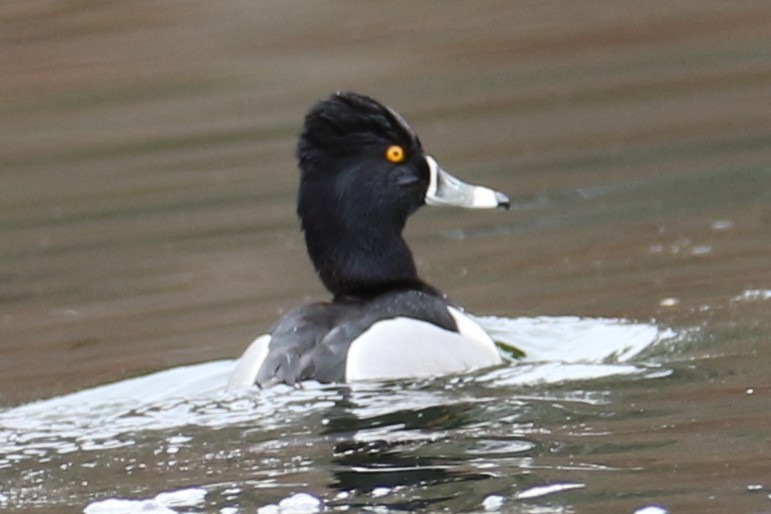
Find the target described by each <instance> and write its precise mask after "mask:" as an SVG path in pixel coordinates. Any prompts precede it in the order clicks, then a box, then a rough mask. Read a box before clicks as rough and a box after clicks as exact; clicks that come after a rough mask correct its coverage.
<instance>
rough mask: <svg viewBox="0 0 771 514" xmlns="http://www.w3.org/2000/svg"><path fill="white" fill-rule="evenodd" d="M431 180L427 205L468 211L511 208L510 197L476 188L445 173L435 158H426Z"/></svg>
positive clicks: (479, 187)
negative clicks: (452, 207) (447, 206)
mask: <svg viewBox="0 0 771 514" xmlns="http://www.w3.org/2000/svg"><path fill="white" fill-rule="evenodd" d="M426 162H427V163H428V169H429V172H430V173H431V179H430V182H429V184H428V191H426V204H427V205H454V206H457V207H465V208H467V209H495V208H496V207H502V208H504V209H508V208H509V207H510V206H511V201H510V200H509V197H508V196H506V195H505V194H503V193H500V192H498V191H494V190H492V189H490V188H489V187H484V186H475V185H473V184H466V183H465V182H463V181H461V180H459V179H457V178H455V177H453V176H452V175H450V174H449V173H448V172H446V171H444V170H443V169H442V168H441V167H440V166H439V164H438V163H437V162H436V160H435V159H434V158H433V157H426Z"/></svg>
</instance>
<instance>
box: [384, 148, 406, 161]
mask: <svg viewBox="0 0 771 514" xmlns="http://www.w3.org/2000/svg"><path fill="white" fill-rule="evenodd" d="M385 156H386V159H388V160H389V161H391V162H402V161H403V160H404V148H402V147H401V146H399V145H391V146H389V147H388V149H387V150H386V153H385Z"/></svg>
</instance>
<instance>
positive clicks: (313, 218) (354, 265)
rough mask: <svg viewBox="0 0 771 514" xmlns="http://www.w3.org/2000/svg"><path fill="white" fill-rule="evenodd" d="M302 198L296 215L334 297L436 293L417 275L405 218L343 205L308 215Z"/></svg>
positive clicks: (319, 208)
mask: <svg viewBox="0 0 771 514" xmlns="http://www.w3.org/2000/svg"><path fill="white" fill-rule="evenodd" d="M306 207H307V206H306V205H304V204H303V199H302V195H301V198H300V203H299V205H298V213H299V214H300V218H301V220H302V228H303V231H304V232H305V242H306V245H307V248H308V254H309V255H310V258H311V261H313V265H314V267H315V268H316V271H317V273H318V274H319V277H320V278H321V281H322V282H323V283H324V285H325V286H326V288H327V289H328V290H329V291H330V292H331V293H332V294H333V295H334V297H335V299H336V300H337V299H347V298H371V297H373V296H376V295H378V294H381V293H384V292H387V291H390V290H395V289H421V290H431V291H432V290H433V289H432V288H431V287H430V286H427V285H426V284H424V283H423V282H422V281H421V280H420V279H419V278H418V274H417V270H416V268H415V261H414V260H413V258H412V252H410V249H409V247H408V246H407V243H406V242H405V241H404V238H403V237H402V229H403V227H404V223H405V222H406V217H405V218H404V219H396V220H395V219H393V218H391V219H383V218H382V212H378V211H377V209H375V208H373V210H371V211H369V212H367V213H366V215H362V214H363V213H362V212H361V206H359V211H358V212H355V213H352V212H350V211H349V212H346V211H345V206H341V205H331V204H324V205H315V204H314V209H313V210H314V212H306Z"/></svg>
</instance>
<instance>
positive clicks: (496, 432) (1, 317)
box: [0, 0, 771, 514]
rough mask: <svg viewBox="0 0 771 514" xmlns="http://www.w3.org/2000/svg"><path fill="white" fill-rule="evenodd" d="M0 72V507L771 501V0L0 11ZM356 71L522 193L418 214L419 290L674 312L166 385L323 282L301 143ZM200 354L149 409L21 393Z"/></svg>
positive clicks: (465, 300) (594, 309)
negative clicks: (582, 336)
mask: <svg viewBox="0 0 771 514" xmlns="http://www.w3.org/2000/svg"><path fill="white" fill-rule="evenodd" d="M0 70H2V77H3V80H2V81H0V141H2V145H0V173H1V174H2V187H0V214H1V216H0V508H2V509H3V511H4V512H51V513H54V512H81V511H83V509H84V508H86V506H88V505H91V507H90V509H99V508H103V507H104V505H103V504H98V503H95V502H99V501H101V500H106V499H111V498H112V499H117V498H124V499H131V500H148V501H150V500H149V499H151V498H154V497H155V496H156V495H158V494H159V493H163V492H174V491H180V490H182V491H183V493H180V494H182V496H184V497H185V498H187V501H188V503H187V505H188V506H184V505H185V501H183V500H179V499H177V500H176V501H177V502H178V503H176V504H175V503H174V501H173V500H172V501H168V500H165V501H161V502H160V503H161V504H164V505H167V508H169V509H173V510H172V511H176V512H221V513H223V514H232V513H234V512H255V511H256V510H257V509H258V508H260V507H262V508H263V509H267V510H263V511H261V512H271V509H273V510H272V512H277V511H278V510H276V509H278V507H275V508H274V507H266V506H267V505H268V504H276V503H278V502H279V501H280V500H282V499H284V500H285V503H284V504H283V506H284V510H283V512H291V511H292V510H291V509H290V504H291V502H292V501H293V500H294V501H295V503H300V504H301V505H300V506H299V507H306V508H311V510H312V509H313V508H316V507H313V499H314V498H315V499H316V501H320V502H321V504H320V505H321V507H318V508H325V509H327V510H333V511H334V510H341V511H342V510H345V509H349V511H351V510H352V511H359V510H362V509H369V510H370V511H374V512H381V511H384V512H385V511H391V510H395V511H398V510H407V511H408V510H415V509H423V510H426V511H437V510H447V511H452V512H460V511H464V512H465V511H484V510H486V509H487V510H492V511H497V510H500V511H503V512H522V513H546V512H549V513H550V512H555V513H573V512H592V513H620V512H628V513H632V512H636V511H639V512H644V513H645V514H650V513H651V512H672V513H681V512H689V513H691V512H698V513H703V512H715V513H724V512H725V513H734V512H741V513H744V512H747V513H759V512H771V428H769V427H771V378H769V377H770V376H771V374H770V373H769V369H770V368H771V365H770V364H769V362H771V271H769V270H771V257H769V254H770V253H771V4H769V2H767V1H738V2H719V1H710V0H704V1H689V2H686V1H673V2H665V3H657V4H650V3H648V4H644V3H631V2H611V1H601V0H593V1H591V2H567V1H562V2H553V3H543V2H509V1H505V2H504V1H501V2H486V3H472V2H468V3H462V4H461V3H447V2H436V1H431V2H420V3H417V2H407V1H398V2H384V3H377V4H375V3H356V4H352V3H338V2H329V3H321V2H315V3H310V2H297V1H289V2H283V1H282V2H278V1H268V2H259V3H255V2H247V1H238V0H227V1H221V2H202V1H199V2H180V1H165V2H150V1H149V0H137V1H133V2H101V3H91V2H52V1H43V0H39V1H38V0H35V1H30V2H7V3H5V4H3V5H2V6H0ZM338 89H354V90H359V91H362V92H367V93H369V94H371V95H373V96H375V97H376V98H379V99H381V100H383V101H384V102H386V103H388V104H390V105H391V106H393V107H394V108H396V109H397V110H399V111H400V112H401V113H402V114H403V115H404V116H405V117H406V118H407V119H408V120H409V121H410V122H411V124H412V125H413V127H414V128H415V129H416V130H417V131H418V132H419V134H420V135H421V139H422V140H423V142H424V145H425V146H426V147H427V148H428V149H429V151H430V152H431V153H433V154H435V155H436V156H437V157H438V158H439V160H440V162H441V163H442V164H443V166H444V167H445V168H447V169H448V170H451V171H453V172H454V173H456V174H457V175H458V176H461V177H463V178H466V179H468V180H469V181H474V182H479V183H485V184H488V185H490V186H493V187H495V188H496V189H499V190H502V191H506V192H508V193H509V194H510V195H511V196H512V198H513V200H514V208H513V209H512V210H511V211H510V212H485V213H480V212H467V211H466V212H462V211H454V210H442V209H425V210H424V211H421V212H420V213H419V214H417V215H416V216H415V217H414V218H413V219H412V221H411V223H410V225H409V227H408V231H407V232H408V238H409V241H410V243H411V245H412V247H413V250H414V252H415V254H416V256H417V259H418V265H419V268H420V270H421V273H422V274H423V275H424V276H425V278H426V279H428V281H429V282H431V283H433V284H436V285H437V286H439V287H440V288H441V289H443V290H444V291H445V292H447V293H448V294H449V295H450V296H451V297H452V298H454V299H455V300H457V301H458V302H459V303H461V304H462V305H464V306H465V307H466V308H467V309H468V310H469V311H471V312H473V313H476V314H479V315H495V316H499V317H501V318H503V319H507V320H514V321H516V320H524V319H530V317H538V316H540V317H543V318H542V321H543V323H544V326H546V328H548V329H549V330H551V331H555V330H557V329H559V330H562V331H563V335H562V336H560V337H561V339H559V340H560V341H563V340H564V341H566V342H569V341H570V339H571V335H570V330H567V331H566V330H565V327H566V326H568V327H573V328H575V329H576V330H578V328H579V320H578V319H575V318H574V319H573V320H572V321H571V320H568V321H567V323H568V324H567V325H565V324H560V323H562V322H563V321H565V319H564V318H561V317H563V316H580V317H584V318H586V319H587V320H588V322H589V323H590V324H591V328H592V329H594V328H596V327H597V326H600V325H602V324H603V323H604V322H603V321H602V320H615V319H622V320H628V321H629V322H637V323H638V324H639V326H640V327H642V328H641V330H643V329H651V330H653V331H654V332H656V334H657V335H654V336H653V337H651V338H650V340H649V341H648V342H649V344H646V345H644V346H645V348H643V349H641V350H642V351H641V352H639V353H635V354H634V355H631V354H629V357H628V358H621V357H620V355H621V353H622V347H624V345H625V344H626V341H624V340H623V339H624V338H625V337H626V335H624V334H628V333H627V332H620V333H619V334H621V336H620V337H616V339H615V343H616V344H618V348H617V349H618V351H617V352H615V353H614V351H610V352H609V353H603V351H600V350H599V349H597V350H596V351H595V348H588V350H587V351H588V357H586V358H585V359H583V360H581V359H571V355H573V352H575V351H578V350H577V349H576V347H571V346H570V345H569V344H566V345H565V354H566V355H565V356H564V359H563V357H561V356H560V355H559V354H560V348H561V346H557V347H556V348H555V347H551V348H550V352H551V353H550V355H551V357H550V358H549V359H544V362H541V363H532V364H527V365H522V367H521V368H518V367H517V365H512V366H511V368H510V369H504V370H498V371H497V372H494V373H492V374H490V373H487V374H477V375H474V376H472V377H469V378H468V379H464V380H461V379H445V380H437V381H429V382H426V383H419V384H379V385H377V384H375V385H371V386H367V387H362V388H354V389H353V390H352V389H350V388H346V387H318V386H313V387H309V388H308V389H303V390H282V389H278V390H275V391H270V392H266V393H262V394H260V393H250V394H244V395H237V396H229V397H224V396H217V395H216V394H214V393H210V394H209V396H205V395H204V396H200V395H199V396H196V395H191V394H189V393H190V392H191V390H190V389H185V388H183V389H182V390H181V391H182V392H181V393H180V395H179V398H178V399H177V400H174V401H172V400H170V399H169V398H171V397H173V396H174V395H173V394H172V393H170V392H169V391H167V390H166V389H167V388H173V386H174V383H175V381H180V380H188V379H189V378H190V377H191V376H194V375H195V374H196V373H211V374H212V376H213V377H218V376H219V374H221V373H222V372H223V370H226V368H227V367H228V366H229V365H230V363H228V362H219V361H220V360H222V359H233V358H235V357H237V356H238V355H240V353H241V352H242V351H243V349H244V348H245V347H246V345H247V344H248V343H249V342H250V341H251V340H252V339H253V338H254V337H255V336H256V335H258V334H260V333H261V332H262V331H264V330H265V329H266V328H267V327H268V326H269V325H270V323H271V322H272V321H273V320H274V319H275V318H276V317H277V316H279V315H280V314H281V313H282V312H285V311H286V310H287V309H290V308H292V307H294V306H296V305H297V304H299V303H302V302H305V301H309V300H311V299H321V298H324V297H325V293H324V291H323V289H322V288H321V286H320V285H319V284H318V283H317V280H316V278H315V276H314V274H313V272H312V270H311V268H310V265H309V264H308V262H307V258H306V256H305V250H304V247H303V243H302V240H301V236H300V234H299V232H298V228H297V222H296V219H295V216H294V206H293V203H294V195H295V188H296V183H297V172H296V166H295V162H294V158H293V151H294V144H295V139H296V135H297V133H298V131H299V127H300V123H301V120H302V116H303V114H304V112H305V111H306V110H307V108H308V107H309V106H310V105H311V104H312V103H313V102H314V101H316V100H318V99H319V98H322V97H324V96H326V95H327V94H328V93H329V92H331V91H334V90H338ZM514 321H512V322H514ZM560 327H561V328H560ZM565 332H567V333H565ZM592 334H593V332H592ZM630 337H631V336H630ZM534 338H535V336H534ZM536 339H537V338H536ZM587 340H588V341H589V342H587V343H586V346H589V347H591V346H592V342H591V340H592V338H591V337H590V338H587ZM582 341H583V340H582ZM582 344H583V343H582ZM598 344H599V343H598ZM555 356H556V357H555ZM574 360H575V361H580V362H573V363H572V364H569V363H566V362H563V361H574ZM547 361H548V362H547ZM581 362H583V363H584V364H585V365H586V366H588V368H587V369H588V371H587V369H582V368H580V366H581V365H584V364H581ZM195 363H203V364H202V367H200V368H192V369H188V370H186V371H185V370H183V371H182V372H181V374H180V375H163V376H161V378H160V379H159V381H157V382H152V387H156V388H160V389H162V391H153V390H152V388H151V385H148V384H149V382H138V383H134V382H128V383H126V384H125V389H121V391H122V392H125V391H131V390H132V388H133V389H134V390H135V391H138V392H137V396H138V398H133V399H132V401H136V403H132V404H130V405H129V406H128V407H127V404H125V403H120V401H118V400H116V402H117V403H115V404H113V405H112V406H110V405H105V404H101V405H100V406H99V407H98V408H97V407H94V406H92V405H90V404H88V402H86V401H85V400H83V398H81V397H76V398H75V400H71V399H70V400H67V401H65V402H64V403H62V404H51V403H48V404H42V407H40V408H38V410H34V409H33V410H24V409H25V407H21V408H19V407H18V406H20V405H23V404H27V403H30V402H33V401H36V400H41V399H46V398H53V397H57V396H60V395H63V394H66V393H71V392H75V391H81V390H84V389H87V388H90V387H94V386H97V385H100V384H106V383H111V382H119V381H123V380H126V379H128V378H130V377H137V376H141V375H145V374H148V373H151V372H155V371H159V370H166V369H169V368H174V367H176V366H181V365H186V364H195ZM606 365H607V366H611V368H605V367H603V366H606ZM527 366H532V368H527ZM608 370H609V371H608ZM606 371H607V372H606ZM523 373H524V375H523ZM527 373H530V374H527ZM211 380H212V381H211V382H209V383H207V386H209V385H212V383H214V382H216V380H215V378H212V379H211ZM135 384H138V385H136V386H135ZM153 392H158V393H168V394H166V395H165V396H164V397H163V399H156V400H153V399H152V398H150V399H148V397H152V393H153ZM144 395H147V397H146V396H144ZM89 398H91V397H89ZM68 402H69V403H68ZM56 405H59V407H56V408H58V409H60V410H58V411H56V415H55V416H53V417H52V416H49V415H47V414H46V412H49V413H50V412H54V410H55V406H56ZM62 405H63V406H62ZM78 405H80V406H81V407H82V408H83V409H82V410H77V409H76V408H75V407H76V406H78ZM41 409H42V411H41ZM48 409H51V410H50V411H48ZM188 489H192V491H188V493H184V491H186V490H188ZM298 493H304V494H308V495H311V497H310V498H311V500H309V501H310V504H308V503H307V502H306V503H303V502H302V498H303V497H297V496H294V495H296V494H298ZM186 494H187V496H186ZM196 495H198V496H196ZM199 496H200V498H199ZM190 498H193V499H192V500H191V499H190ZM306 500H307V498H306ZM287 502H288V503H287ZM180 505H182V506H180ZM653 505H658V506H659V507H658V508H659V509H660V510H658V511H656V510H655V509H656V508H655V507H653ZM646 506H647V507H649V509H648V510H647V511H645V510H641V509H644V508H645V507H646ZM299 507H298V506H297V505H296V506H295V507H294V508H295V511H296V510H297V508H299ZM122 508H124V509H128V508H129V507H125V506H124V507H122ZM148 508H149V507H148ZM100 512H103V511H100ZM158 512H160V510H159V511H158Z"/></svg>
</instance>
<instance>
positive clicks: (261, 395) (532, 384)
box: [0, 318, 676, 513]
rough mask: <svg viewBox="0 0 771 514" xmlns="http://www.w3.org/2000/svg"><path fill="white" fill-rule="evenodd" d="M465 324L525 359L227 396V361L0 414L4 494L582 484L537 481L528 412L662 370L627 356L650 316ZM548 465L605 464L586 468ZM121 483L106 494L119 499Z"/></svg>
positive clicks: (442, 494) (515, 492)
mask: <svg viewBox="0 0 771 514" xmlns="http://www.w3.org/2000/svg"><path fill="white" fill-rule="evenodd" d="M480 321H481V322H482V323H483V326H484V327H485V328H487V329H488V330H489V332H490V333H491V334H493V335H494V336H495V337H496V339H497V340H499V341H501V342H504V343H507V344H510V345H513V344H517V345H519V346H520V347H521V349H522V350H524V351H525V352H526V354H527V356H526V357H525V358H524V359H522V360H521V361H518V362H514V363H512V364H511V365H506V366H504V367H502V368H499V369H495V370H492V371H483V372H478V373H476V374H472V375H469V376H464V377H455V378H447V379H437V380H429V381H424V382H420V383H405V382H392V383H383V384H379V383H369V384H368V383H362V384H355V385H352V386H329V385H327V386H322V385H319V384H315V385H314V384H305V385H304V386H303V387H301V388H298V389H296V388H291V387H276V388H273V389H269V390H266V391H260V390H256V389H255V390H253V391H249V392H244V393H239V394H233V393H225V392H224V389H223V385H224V383H225V382H226V381H227V376H228V374H229V372H230V371H231V370H232V368H233V366H234V362H233V361H218V362H212V363H206V364H199V365H196V366H186V367H181V368H175V369H171V370H167V371H162V372H158V373H155V374H152V375H148V376H145V377H140V378H134V379H130V380H124V381H121V382H118V383H115V384H111V385H107V386H102V387H98V388H95V389H90V390H85V391H81V392H77V393H73V394H70V395H66V396H62V397H59V398H54V399H51V400H45V401H42V402H37V403H32V404H29V405H25V406H22V407H18V408H15V409H10V410H7V411H6V412H3V413H0V441H1V442H2V444H0V469H6V470H14V471H16V472H18V473H19V474H18V475H16V476H15V477H14V478H10V477H6V481H5V488H6V491H7V493H5V496H4V501H5V502H6V503H7V504H24V503H33V504H35V503H37V504H46V503H53V502H60V501H66V500H67V499H68V498H70V497H74V498H77V497H78V496H79V494H82V493H81V490H83V489H85V490H88V491H93V490H95V489H96V490H99V489H101V488H104V487H105V481H107V483H108V484H109V483H111V481H114V480H116V478H117V479H118V480H120V481H121V482H122V481H124V480H125V481H128V482H131V480H130V478H129V477H131V476H134V475H136V474H143V473H144V472H145V471H146V470H148V469H153V470H155V474H156V477H157V479H158V480H161V481H163V482H164V483H169V484H171V483H174V481H175V480H178V479H179V477H181V476H185V475H186V474H188V473H202V474H203V475H205V476H206V477H211V478H214V480H213V482H211V483H208V484H206V485H205V486H202V485H198V487H196V488H194V489H189V488H185V489H183V490H182V491H181V492H180V491H177V490H172V491H168V492H167V493H165V494H166V496H162V497H160V498H158V497H156V498H154V499H149V498H139V499H132V500H126V499H125V498H124V497H121V498H114V497H108V498H104V499H102V500H97V501H96V502H94V503H92V504H91V505H90V506H88V508H87V509H86V512H89V513H96V512H116V511H119V512H125V511H126V509H135V511H136V512H147V511H148V510H150V508H151V506H154V508H155V509H157V511H158V512H167V511H166V510H164V509H167V508H172V509H173V507H174V502H175V501H182V502H183V504H181V505H180V506H183V507H190V508H193V509H195V510H196V511H202V510H205V509H206V507H207V506H208V507H213V506H219V507H228V506H230V507H233V508H243V509H248V508H249V507H251V506H255V505H257V506H262V507H265V508H269V506H270V505H272V504H271V503H270V502H271V501H273V502H275V504H280V502H281V500H287V497H288V498H289V501H290V504H291V500H292V499H293V498H294V499H296V495H297V494H304V495H309V496H308V497H307V498H311V499H312V501H315V502H318V506H317V507H318V508H321V507H322V506H326V507H328V508H343V507H350V506H355V507H364V506H371V507H375V506H381V507H382V506H388V507H393V508H397V509H404V508H413V507H427V508H441V507H447V508H450V509H453V510H457V509H462V510H466V509H473V508H475V507H476V508H483V507H484V505H487V504H490V503H491V502H492V503H495V504H497V503H502V502H506V501H509V502H510V501H517V502H518V503H521V502H519V500H522V501H525V500H528V499H531V498H540V497H542V496H547V495H550V494H556V493H559V492H563V491H567V490H570V489H578V488H582V487H584V486H585V483H584V482H583V481H582V480H580V479H578V478H575V479H571V478H569V476H568V477H565V479H564V480H562V479H561V480H558V481H556V482H553V483H552V482H548V481H546V482H543V483H541V482H539V480H542V479H539V478H537V477H538V476H539V472H538V469H539V468H541V467H542V466H541V465H539V464H537V463H535V462H534V460H533V457H534V456H536V455H538V454H540V453H542V452H543V451H545V450H546V448H544V446H543V445H544V441H542V440H541V438H542V436H543V435H544V430H543V429H539V428H537V425H536V424H535V421H536V419H535V417H539V418H542V417H549V418H553V419H561V420H562V421H563V422H564V421H572V418H573V417H575V416H578V415H579V414H578V413H579V412H580V411H581V410H584V409H589V410H593V409H594V408H599V409H601V408H602V406H604V405H606V404H607V403H608V399H607V394H606V393H599V392H596V391H591V390H582V389H576V388H575V384H578V383H582V382H585V381H597V380H599V379H603V378H605V379H606V378H609V377H615V378H616V379H620V378H621V377H627V379H628V380H656V379H662V378H665V377H668V376H669V375H670V374H671V370H670V369H667V368H666V367H664V366H662V365H661V364H660V363H658V362H656V361H655V360H652V359H635V357H638V356H639V355H640V353H641V352H648V353H649V354H651V355H653V354H655V353H657V352H661V351H663V350H662V349H660V348H657V347H658V346H660V345H664V344H671V342H672V341H674V340H676V338H675V337H674V334H673V333H672V332H671V331H667V330H664V331H662V330H660V329H658V328H657V327H655V326H653V325H643V324H631V323H626V322H622V321H619V320H602V319H580V318H537V319H528V318H522V319H518V320H509V319H502V318H487V319H482V320H480ZM566 386H567V388H566ZM536 413H537V414H536ZM587 430H588V429H587ZM581 431H582V430H581ZM553 444H554V443H553V442H552V443H549V445H553ZM548 451H551V450H548ZM288 455H291V457H290V458H287V456H288ZM41 464H43V465H44V468H43V469H41V468H40V467H39V466H40V465H41ZM549 467H551V466H546V468H547V469H548V468H549ZM560 467H564V468H565V469H570V470H580V471H586V470H592V469H596V470H606V471H607V470H608V467H607V466H604V465H601V464H598V463H595V462H591V461H586V462H575V463H572V464H570V465H569V466H560ZM115 475H117V477H116V476H115ZM75 477H78V479H77V480H73V478H75ZM482 480H485V481H486V482H487V483H485V484H484V485H481V484H476V482H477V481H482ZM463 484H467V485H463ZM477 485H478V487H477ZM459 486H460V487H459ZM132 491H133V488H132V487H131V486H127V487H125V489H124V487H119V488H118V490H117V491H115V492H118V493H120V492H123V494H124V495H125V496H128V497H130V496H132V494H131V493H132ZM169 495H171V496H169ZM189 495H192V496H189ZM191 498H192V500H191ZM301 498H302V497H301ZM307 498H306V499H307ZM185 502H192V504H191V505H188V504H187V503H185ZM285 503H286V502H285ZM116 509H117V510H116ZM284 510H287V507H286V505H285V507H284Z"/></svg>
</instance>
